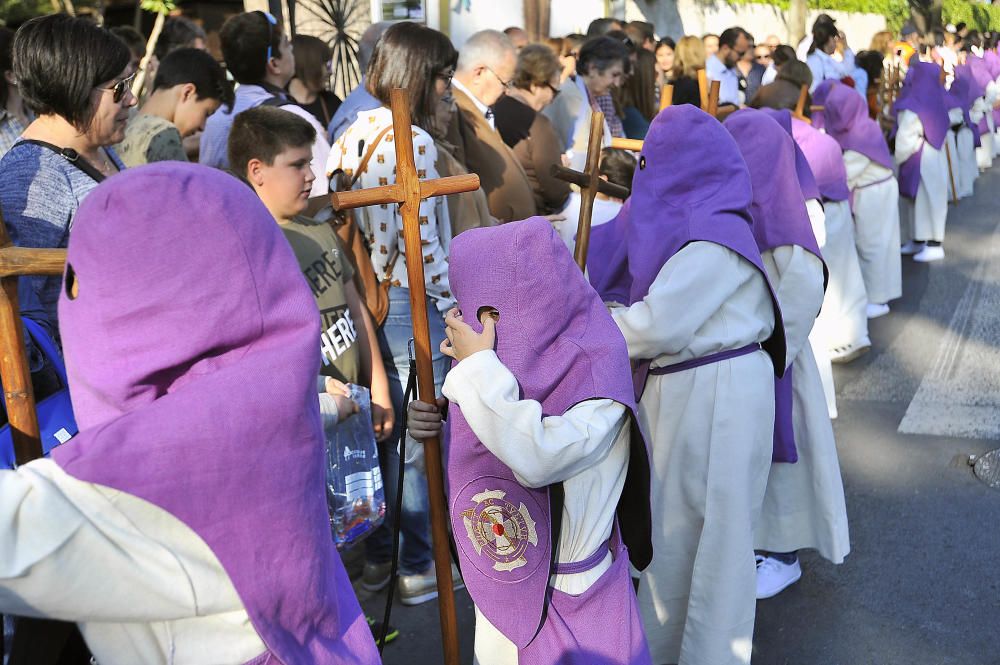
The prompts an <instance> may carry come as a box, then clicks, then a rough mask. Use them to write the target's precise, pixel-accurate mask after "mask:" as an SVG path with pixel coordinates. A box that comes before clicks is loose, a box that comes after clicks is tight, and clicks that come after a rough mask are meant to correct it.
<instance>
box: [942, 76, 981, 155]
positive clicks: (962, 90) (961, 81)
mask: <svg viewBox="0 0 1000 665" xmlns="http://www.w3.org/2000/svg"><path fill="white" fill-rule="evenodd" d="M948 93H949V94H950V95H951V97H952V99H954V100H955V101H954V103H955V104H957V105H958V106H959V107H960V108H961V109H962V115H963V116H964V118H965V124H966V126H967V127H968V128H969V129H970V130H972V139H973V143H974V145H975V146H976V147H977V148H978V147H979V146H980V145H982V140H981V138H980V135H979V127H978V126H977V124H976V123H974V122H972V116H971V115H970V111H971V109H972V105H973V104H975V102H976V99H977V98H979V97H980V96H982V95H984V94H986V91H985V90H983V91H981V92H980V90H979V83H978V82H977V81H976V80H975V78H973V76H972V71H971V70H970V69H969V66H968V65H959V66H958V67H956V68H955V80H953V81H952V83H951V89H950V90H949V91H948ZM952 108H954V107H952Z"/></svg>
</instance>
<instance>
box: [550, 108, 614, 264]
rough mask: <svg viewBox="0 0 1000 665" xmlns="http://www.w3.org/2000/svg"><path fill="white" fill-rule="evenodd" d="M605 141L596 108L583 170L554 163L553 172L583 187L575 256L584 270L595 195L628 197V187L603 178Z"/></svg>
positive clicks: (558, 176) (600, 115)
mask: <svg viewBox="0 0 1000 665" xmlns="http://www.w3.org/2000/svg"><path fill="white" fill-rule="evenodd" d="M603 144H604V114H603V113H599V112H595V113H592V114H591V116H590V138H589V139H588V141H587V161H586V162H585V164H584V167H583V172H582V173H581V172H580V171H574V170H573V169H568V168H566V167H565V166H561V165H559V164H553V165H552V175H553V176H555V177H556V178H559V179H560V180H565V181H566V182H569V183H572V184H574V185H577V186H578V187H579V188H580V218H579V220H578V221H577V225H576V248H575V249H574V251H573V258H574V259H575V260H576V264H577V265H578V266H580V270H586V269H587V250H588V249H589V248H590V220H591V216H592V215H593V213H594V198H595V197H596V196H597V193H598V192H601V193H602V194H607V195H608V196H614V197H617V198H621V199H625V198H628V195H629V190H628V188H626V187H621V186H620V185H615V184H613V183H610V182H608V181H606V180H601V172H600V168H599V167H600V165H601V148H602V147H603Z"/></svg>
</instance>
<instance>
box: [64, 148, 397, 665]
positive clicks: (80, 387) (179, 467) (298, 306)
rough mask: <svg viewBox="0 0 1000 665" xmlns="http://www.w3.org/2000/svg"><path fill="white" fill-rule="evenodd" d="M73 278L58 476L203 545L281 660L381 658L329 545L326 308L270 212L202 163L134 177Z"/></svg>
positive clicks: (99, 223) (73, 254) (72, 256)
mask: <svg viewBox="0 0 1000 665" xmlns="http://www.w3.org/2000/svg"><path fill="white" fill-rule="evenodd" d="M66 272H67V274H66V277H67V280H70V279H74V278H76V279H79V283H80V291H79V295H78V296H77V297H75V298H70V297H68V296H67V295H66V293H65V290H64V293H63V295H62V297H61V298H60V301H59V321H60V326H61V329H62V338H63V343H64V348H65V351H66V365H67V367H68V370H69V383H70V391H71V394H72V397H73V406H74V410H75V412H76V418H77V422H78V423H79V425H80V433H79V435H77V436H76V437H75V438H74V439H73V440H72V441H70V442H69V443H67V444H66V445H64V446H61V447H59V448H57V449H56V450H55V451H54V454H53V458H54V459H55V461H56V462H57V463H58V464H59V466H61V467H62V468H63V469H64V470H65V471H66V472H67V473H68V474H70V475H71V476H73V477H75V478H78V479H80V480H83V481H86V482H92V483H97V484H99V485H105V486H107V487H112V488H115V489H117V490H121V491H123V492H127V493H129V494H132V495H134V496H137V497H139V498H141V499H144V500H146V501H148V502H150V503H152V504H154V505H156V506H159V507H160V508H162V509H164V510H166V511H167V512H169V513H170V514H172V515H173V516H174V517H176V518H178V519H179V520H181V521H182V522H184V523H185V524H186V525H187V526H189V527H190V528H191V529H192V530H193V531H194V532H195V533H197V534H198V536H200V537H201V538H202V539H203V540H204V541H205V542H206V543H207V544H208V546H209V547H210V548H211V549H212V551H213V552H214V553H215V555H216V556H217V557H218V559H219V562H220V563H221V564H222V566H223V567H224V568H225V570H226V573H227V574H228V575H229V578H230V579H231V580H232V582H233V585H234V586H235V588H236V591H237V592H238V593H239V596H240V599H241V600H242V602H243V604H244V606H245V607H246V610H247V612H248V614H249V616H250V620H251V621H252V622H253V626H254V628H255V629H256V630H257V633H258V634H259V635H260V637H261V638H262V639H263V641H264V643H265V644H266V645H267V648H268V650H269V654H271V655H272V657H273V658H274V659H275V660H278V661H280V662H281V663H285V664H286V665H307V664H315V663H323V664H331V665H332V664H342V663H351V664H356V663H377V662H379V658H378V654H377V652H376V650H375V644H374V642H373V640H372V638H371V634H370V632H369V629H368V626H367V625H366V623H365V620H364V617H363V616H362V614H361V610H360V608H359V606H358V602H357V599H356V598H355V597H354V594H353V591H352V589H351V585H350V581H349V580H348V578H347V575H346V573H345V571H344V567H343V564H342V563H341V561H340V557H339V556H338V554H337V552H336V550H335V549H334V544H333V539H332V538H331V537H330V517H329V514H328V512H327V506H326V499H325V493H324V492H325V490H324V475H323V468H324V459H325V453H324V443H323V434H322V430H321V426H320V418H319V409H318V402H317V399H316V376H317V375H318V372H319V363H320V355H319V350H318V349H317V347H316V339H317V334H318V330H319V314H318V312H317V310H316V303H315V301H314V300H313V298H312V295H311V293H310V291H309V288H308V287H307V285H306V283H305V281H304V280H303V279H302V276H301V272H300V271H299V266H298V263H297V262H296V260H295V257H294V255H293V254H292V251H291V249H290V248H289V246H288V243H287V241H286V240H285V239H284V237H283V236H282V233H281V231H280V230H279V228H278V225H277V224H276V223H275V221H274V219H273V218H272V217H271V215H270V214H269V213H268V211H267V209H266V208H265V207H264V205H263V204H262V203H261V202H260V200H259V199H258V198H257V197H256V196H255V195H254V193H253V192H252V191H251V190H250V189H249V188H247V186H246V185H244V184H243V183H241V182H239V181H237V180H236V179H235V178H233V177H231V176H229V175H226V174H225V173H223V172H221V171H217V170H216V169H211V168H207V167H204V166H199V165H197V164H179V163H177V162H160V163H158V164H153V165H150V166H142V167H139V168H136V169H129V170H128V171H126V172H124V173H122V174H120V175H116V176H115V177H113V178H110V179H108V180H107V181H106V182H104V183H103V184H101V185H100V186H98V187H97V189H95V190H94V191H93V192H92V193H91V194H90V195H89V196H88V197H87V199H86V200H85V201H84V202H83V204H82V205H81V206H80V209H79V211H78V212H77V214H76V218H75V223H74V226H73V234H72V237H71V238H70V242H69V253H68V257H67V268H66ZM136 602H137V603H138V605H137V607H138V606H139V605H141V598H140V597H137V598H136Z"/></svg>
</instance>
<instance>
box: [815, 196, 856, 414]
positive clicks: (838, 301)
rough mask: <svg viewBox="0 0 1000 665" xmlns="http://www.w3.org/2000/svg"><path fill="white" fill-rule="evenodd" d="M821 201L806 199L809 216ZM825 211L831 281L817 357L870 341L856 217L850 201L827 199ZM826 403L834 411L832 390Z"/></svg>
mask: <svg viewBox="0 0 1000 665" xmlns="http://www.w3.org/2000/svg"><path fill="white" fill-rule="evenodd" d="M818 205H819V203H818V202H817V201H815V200H814V199H811V200H809V201H806V208H807V209H808V210H809V211H810V218H812V217H813V216H814V215H815V214H816V213H815V210H816V208H817V207H818ZM823 214H824V217H825V226H826V238H825V240H826V241H825V242H824V243H822V244H820V251H822V252H823V260H825V261H826V266H827V269H828V270H829V271H830V283H829V284H828V285H827V288H826V295H825V296H824V297H823V309H822V310H820V314H819V317H818V318H817V319H816V325H815V326H813V334H812V340H813V341H814V345H813V348H814V349H816V348H817V347H818V348H822V349H823V350H824V352H817V354H816V357H817V359H820V358H821V357H823V356H828V355H829V351H830V350H833V349H840V348H843V347H855V348H858V347H863V346H870V345H871V340H870V339H869V338H868V317H867V315H866V313H865V305H867V304H868V294H867V292H866V291H865V282H864V278H863V276H862V274H861V264H860V262H859V261H858V250H857V248H856V246H855V239H854V219H853V217H852V216H851V207H850V204H849V203H848V202H847V201H827V202H826V203H825V204H824V209H823ZM817 240H818V236H817ZM830 383H832V370H831V377H830ZM827 403H828V405H829V406H830V408H831V411H832V412H833V413H832V414H831V415H835V414H836V408H837V407H836V402H835V401H833V400H831V398H830V395H829V391H828V394H827Z"/></svg>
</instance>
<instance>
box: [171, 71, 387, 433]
mask: <svg viewBox="0 0 1000 665" xmlns="http://www.w3.org/2000/svg"><path fill="white" fill-rule="evenodd" d="M168 59H169V56H168ZM165 62H166V61H165ZM315 139H316V130H315V129H314V128H313V126H312V125H311V124H310V123H308V122H306V121H305V120H303V119H302V118H299V117H297V116H295V115H293V114H291V113H287V112H285V111H282V110H281V109H277V108H273V107H269V106H260V107H256V108H252V109H249V110H246V111H244V112H242V113H240V114H239V115H237V116H236V118H235V120H234V121H233V128H232V131H231V133H230V135H229V162H230V164H232V165H233V170H234V172H235V173H236V175H237V176H238V177H240V178H241V179H243V180H245V181H246V182H247V183H248V184H249V185H250V186H251V187H252V188H253V189H254V191H255V192H257V195H258V196H260V200H261V202H263V204H264V205H265V206H266V207H267V209H268V211H270V213H271V215H272V216H273V217H274V219H275V221H276V222H277V223H278V225H279V226H280V227H281V230H282V232H283V233H284V234H285V238H286V239H287V240H288V243H289V244H290V245H291V247H292V250H293V251H294V252H295V256H296V258H297V259H298V261H299V266H300V267H301V269H302V274H303V276H304V277H305V278H306V282H308V283H309V287H310V288H311V289H312V293H313V297H314V298H315V299H316V304H317V306H318V307H319V310H320V316H321V333H320V348H321V350H322V354H323V364H322V367H321V369H320V371H321V374H322V375H323V377H325V378H324V380H323V383H322V385H321V386H320V411H321V412H322V413H323V416H324V421H325V422H326V424H332V423H330V421H331V420H332V421H333V422H336V421H337V420H338V419H342V418H345V417H347V416H349V415H351V414H353V413H355V412H356V408H357V407H356V405H354V404H353V403H352V402H351V401H350V400H349V399H348V398H347V391H346V388H345V387H346V384H349V383H354V384H359V385H364V386H370V387H371V391H372V419H373V421H374V426H375V435H376V437H377V438H378V440H379V441H382V440H384V439H386V438H388V436H389V435H390V434H391V433H392V424H393V412H392V402H391V400H390V398H389V383H388V380H387V379H386V375H385V368H384V367H383V365H382V356H381V353H380V352H379V346H378V342H377V341H376V337H375V326H374V325H373V324H372V321H371V318H370V317H369V315H368V310H367V309H366V308H365V307H364V305H363V304H362V302H361V297H360V295H359V294H358V291H357V288H356V287H355V285H354V282H353V269H352V267H351V263H350V261H348V260H347V258H346V256H345V254H344V250H343V248H342V247H341V245H340V241H339V240H338V238H337V235H336V234H335V233H334V232H333V229H332V228H330V226H329V225H327V224H325V223H322V222H317V221H314V220H311V219H309V218H306V217H303V216H302V213H303V211H304V210H305V208H306V204H307V202H308V199H309V193H310V189H311V188H312V184H313V178H314V176H313V172H312V169H311V168H310V163H311V161H312V144H313V141H314V140H315Z"/></svg>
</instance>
